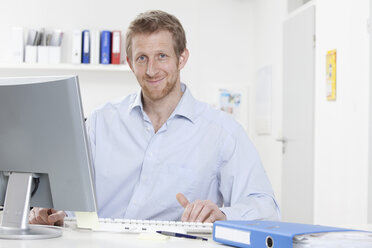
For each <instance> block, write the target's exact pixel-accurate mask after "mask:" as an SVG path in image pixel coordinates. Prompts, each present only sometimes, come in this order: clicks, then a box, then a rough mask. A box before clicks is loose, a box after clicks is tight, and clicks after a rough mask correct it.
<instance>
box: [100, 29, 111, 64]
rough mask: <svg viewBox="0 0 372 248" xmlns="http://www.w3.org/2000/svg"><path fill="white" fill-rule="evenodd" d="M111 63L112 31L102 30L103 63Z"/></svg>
mask: <svg viewBox="0 0 372 248" xmlns="http://www.w3.org/2000/svg"><path fill="white" fill-rule="evenodd" d="M110 63H111V32H110V31H107V30H104V31H102V32H101V64H110Z"/></svg>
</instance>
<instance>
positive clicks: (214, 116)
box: [199, 103, 242, 136]
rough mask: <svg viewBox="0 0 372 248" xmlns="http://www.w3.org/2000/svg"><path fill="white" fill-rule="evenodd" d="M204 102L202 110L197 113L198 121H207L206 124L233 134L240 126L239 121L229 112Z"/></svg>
mask: <svg viewBox="0 0 372 248" xmlns="http://www.w3.org/2000/svg"><path fill="white" fill-rule="evenodd" d="M204 104H205V105H204V106H205V107H204V108H203V109H204V110H203V111H201V112H200V114H199V118H200V121H204V122H207V123H208V125H210V126H213V127H215V128H220V129H221V130H222V131H224V132H226V133H228V134H230V135H233V136H235V135H236V133H237V131H238V130H240V128H242V127H241V125H240V123H239V122H238V121H236V120H235V119H234V117H233V116H232V115H231V114H229V113H226V112H224V111H222V110H220V109H217V108H214V107H212V106H211V105H209V104H207V103H204Z"/></svg>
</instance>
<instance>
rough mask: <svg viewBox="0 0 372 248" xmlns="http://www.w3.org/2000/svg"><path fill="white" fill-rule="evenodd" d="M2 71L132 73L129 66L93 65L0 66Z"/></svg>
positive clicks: (22, 64)
mask: <svg viewBox="0 0 372 248" xmlns="http://www.w3.org/2000/svg"><path fill="white" fill-rule="evenodd" d="M1 69H17V70H18V69H27V70H28V69H32V70H76V71H119V72H120V71H122V72H129V71H131V70H130V68H129V66H128V65H127V64H122V65H112V64H110V65H102V64H99V65H91V64H27V63H20V64H0V70H1Z"/></svg>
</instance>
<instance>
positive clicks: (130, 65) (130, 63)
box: [127, 56, 134, 72]
mask: <svg viewBox="0 0 372 248" xmlns="http://www.w3.org/2000/svg"><path fill="white" fill-rule="evenodd" d="M127 62H128V65H129V67H130V69H131V70H132V71H133V67H132V62H131V61H130V59H129V58H128V56H127ZM133 72H134V71H133Z"/></svg>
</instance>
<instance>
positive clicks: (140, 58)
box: [137, 56, 146, 62]
mask: <svg viewBox="0 0 372 248" xmlns="http://www.w3.org/2000/svg"><path fill="white" fill-rule="evenodd" d="M137 60H138V61H139V62H144V61H145V60H146V57H145V56H139V57H138V59H137Z"/></svg>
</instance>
